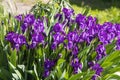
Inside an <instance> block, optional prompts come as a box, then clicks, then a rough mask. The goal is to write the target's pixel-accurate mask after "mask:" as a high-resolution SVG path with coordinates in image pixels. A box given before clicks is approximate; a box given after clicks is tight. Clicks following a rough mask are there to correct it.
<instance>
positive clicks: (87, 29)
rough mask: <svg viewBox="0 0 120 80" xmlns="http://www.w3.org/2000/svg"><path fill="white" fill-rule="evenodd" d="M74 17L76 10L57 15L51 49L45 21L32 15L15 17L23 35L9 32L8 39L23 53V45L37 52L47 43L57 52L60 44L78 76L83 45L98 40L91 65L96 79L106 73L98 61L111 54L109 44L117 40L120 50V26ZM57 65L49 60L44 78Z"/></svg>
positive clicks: (91, 18) (47, 60) (46, 63)
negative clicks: (107, 50)
mask: <svg viewBox="0 0 120 80" xmlns="http://www.w3.org/2000/svg"><path fill="white" fill-rule="evenodd" d="M73 16H74V10H72V9H67V8H63V10H62V13H57V14H56V15H55V19H56V18H57V19H58V21H57V22H55V23H52V24H54V25H52V28H51V29H50V30H51V31H50V32H49V34H50V36H52V40H49V41H52V42H50V43H51V45H50V46H48V45H47V43H48V41H47V40H48V39H49V38H46V37H50V36H45V35H46V33H47V32H45V30H44V29H46V27H45V25H44V22H43V21H44V20H42V19H40V18H37V19H36V18H35V17H34V15H32V14H27V15H26V16H23V15H18V16H16V17H15V18H16V19H17V20H18V21H19V22H20V23H21V31H22V34H19V33H15V32H9V33H8V34H7V35H6V38H5V39H6V40H7V41H9V42H10V43H11V45H12V47H13V49H17V50H19V48H20V47H21V46H22V45H26V46H27V47H28V49H33V48H35V47H36V46H37V45H38V44H44V43H46V45H47V47H51V49H52V50H53V51H55V50H56V49H57V48H58V47H59V46H60V44H63V46H62V47H63V48H64V49H65V50H66V51H68V52H69V53H70V56H71V61H70V65H71V66H72V68H73V73H75V74H76V73H79V72H80V70H82V64H81V63H80V62H81V61H80V59H79V58H78V54H79V52H80V50H81V46H83V44H84V43H85V44H84V45H85V46H89V45H90V44H92V43H91V42H92V41H93V40H94V39H97V40H98V43H97V47H96V49H95V51H96V53H97V55H96V58H95V60H93V61H96V62H95V64H94V63H90V68H91V69H92V70H94V71H95V72H96V73H95V75H94V76H93V77H92V79H93V80H96V79H97V77H98V76H100V74H101V72H102V71H103V68H102V67H101V66H100V65H99V64H98V63H97V61H99V60H100V59H102V58H103V57H104V56H106V55H107V54H106V49H105V47H106V45H108V44H110V43H112V41H114V40H117V41H116V49H117V50H120V36H119V33H120V24H113V23H110V22H105V23H104V24H98V23H97V19H96V18H95V17H92V16H85V15H82V14H78V15H76V16H75V17H73ZM64 18H65V19H64ZM63 19H64V20H63ZM46 20H47V19H46ZM46 22H48V21H46ZM47 24H48V23H47ZM48 27H49V26H48ZM50 27H51V26H50ZM45 38H46V39H45ZM45 40H46V41H45ZM82 49H83V48H82ZM66 54H67V53H66ZM54 65H55V61H54V60H53V61H52V60H49V59H46V60H45V61H44V74H43V76H44V77H47V76H49V75H50V71H51V69H52V67H53V66H54ZM88 65H89V64H88Z"/></svg>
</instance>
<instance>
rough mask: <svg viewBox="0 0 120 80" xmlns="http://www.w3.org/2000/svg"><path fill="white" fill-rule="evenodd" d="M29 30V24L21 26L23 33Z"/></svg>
mask: <svg viewBox="0 0 120 80" xmlns="http://www.w3.org/2000/svg"><path fill="white" fill-rule="evenodd" d="M27 28H28V24H27V23H23V24H22V25H21V30H22V32H23V33H24V32H25V31H26V30H27Z"/></svg>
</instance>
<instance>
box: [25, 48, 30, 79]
mask: <svg viewBox="0 0 120 80" xmlns="http://www.w3.org/2000/svg"><path fill="white" fill-rule="evenodd" d="M29 61H30V50H28V57H27V67H26V71H27V70H28V67H29ZM27 78H28V74H27V72H26V73H25V80H28V79H27Z"/></svg>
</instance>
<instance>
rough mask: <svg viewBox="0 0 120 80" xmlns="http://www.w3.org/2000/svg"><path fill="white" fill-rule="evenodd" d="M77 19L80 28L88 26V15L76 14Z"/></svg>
mask: <svg viewBox="0 0 120 80" xmlns="http://www.w3.org/2000/svg"><path fill="white" fill-rule="evenodd" d="M75 21H76V23H77V24H78V25H79V27H80V29H82V30H84V29H85V28H86V27H87V24H86V16H84V15H82V14H78V15H77V16H76V20H75Z"/></svg>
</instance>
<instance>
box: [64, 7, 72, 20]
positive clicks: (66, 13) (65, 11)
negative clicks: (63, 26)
mask: <svg viewBox="0 0 120 80" xmlns="http://www.w3.org/2000/svg"><path fill="white" fill-rule="evenodd" d="M62 12H63V13H64V15H65V18H66V19H68V20H69V19H70V18H71V16H72V15H73V14H74V10H73V9H68V8H63V9H62Z"/></svg>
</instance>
